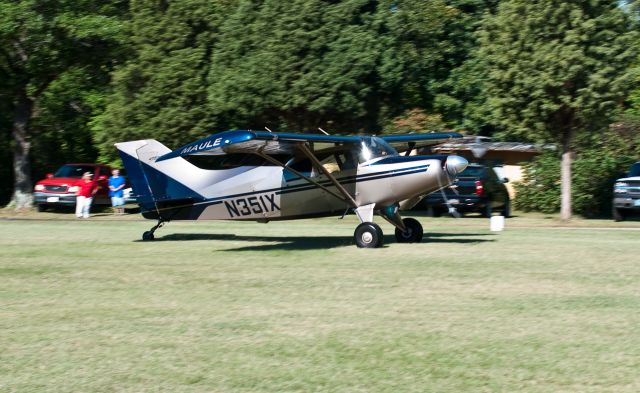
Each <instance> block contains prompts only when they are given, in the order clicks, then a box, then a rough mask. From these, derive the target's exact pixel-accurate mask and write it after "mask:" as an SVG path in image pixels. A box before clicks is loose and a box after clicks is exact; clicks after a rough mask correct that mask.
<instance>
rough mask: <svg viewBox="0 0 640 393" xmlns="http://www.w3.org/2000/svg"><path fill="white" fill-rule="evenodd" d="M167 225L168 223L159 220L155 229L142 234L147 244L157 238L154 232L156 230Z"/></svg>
mask: <svg viewBox="0 0 640 393" xmlns="http://www.w3.org/2000/svg"><path fill="white" fill-rule="evenodd" d="M165 223H166V221H163V220H158V223H157V224H156V225H154V226H153V228H151V229H150V230H148V231H145V232H144V233H143V234H142V240H143V241H145V242H146V241H151V240H153V239H155V236H154V235H153V232H155V231H156V229H158V228H160V227H162V226H163V225H164V224H165Z"/></svg>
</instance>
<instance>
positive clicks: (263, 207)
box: [224, 194, 280, 217]
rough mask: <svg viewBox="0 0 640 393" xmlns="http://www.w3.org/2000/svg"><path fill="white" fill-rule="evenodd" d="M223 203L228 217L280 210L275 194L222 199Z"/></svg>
mask: <svg viewBox="0 0 640 393" xmlns="http://www.w3.org/2000/svg"><path fill="white" fill-rule="evenodd" d="M224 205H225V207H226V208H227V211H228V212H229V217H244V216H251V215H253V214H261V213H269V212H274V211H276V210H280V206H278V204H277V203H276V194H265V195H260V196H252V197H249V198H237V199H232V200H228V201H224Z"/></svg>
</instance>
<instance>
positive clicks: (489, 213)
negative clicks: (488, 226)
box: [480, 201, 493, 218]
mask: <svg viewBox="0 0 640 393" xmlns="http://www.w3.org/2000/svg"><path fill="white" fill-rule="evenodd" d="M480 214H482V217H486V218H491V216H492V215H493V208H492V207H491V201H487V204H486V206H485V207H484V208H482V211H481V212H480Z"/></svg>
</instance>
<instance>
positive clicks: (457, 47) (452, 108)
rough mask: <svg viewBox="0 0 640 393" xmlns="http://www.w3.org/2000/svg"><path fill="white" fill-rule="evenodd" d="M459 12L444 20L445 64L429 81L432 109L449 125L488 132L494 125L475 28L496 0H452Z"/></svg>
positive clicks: (495, 4)
mask: <svg viewBox="0 0 640 393" xmlns="http://www.w3.org/2000/svg"><path fill="white" fill-rule="evenodd" d="M448 4H449V5H451V6H453V7H455V8H456V9H457V10H458V12H457V13H456V18H454V19H453V20H452V21H451V23H449V24H447V39H448V40H449V41H450V45H449V46H448V48H449V51H448V52H447V55H446V61H447V64H446V66H444V67H441V68H442V69H443V70H444V71H445V72H446V78H439V79H438V80H436V81H434V82H432V84H433V86H434V91H435V94H436V95H435V97H434V104H433V111H435V112H439V113H442V114H443V117H444V118H445V119H446V121H447V122H448V123H449V125H450V126H452V127H454V128H459V129H465V130H467V131H469V132H470V133H472V134H479V135H490V134H491V133H492V132H493V130H494V126H493V123H492V122H491V115H490V111H489V110H488V106H487V105H486V101H487V94H486V92H485V90H484V88H483V81H484V79H485V76H486V74H487V70H486V69H485V68H484V63H483V62H481V61H479V59H478V53H477V52H478V45H479V43H478V34H477V33H478V30H479V29H480V27H481V26H482V21H483V18H484V17H485V16H486V15H489V14H491V13H493V12H495V11H496V9H497V6H498V4H499V1H497V0H451V1H448Z"/></svg>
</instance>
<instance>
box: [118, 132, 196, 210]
mask: <svg viewBox="0 0 640 393" xmlns="http://www.w3.org/2000/svg"><path fill="white" fill-rule="evenodd" d="M116 147H117V148H118V151H119V153H120V157H121V158H122V162H123V164H124V167H125V169H126V170H127V176H128V178H129V181H130V183H131V186H132V188H133V192H134V193H135V195H136V197H137V200H138V204H139V205H140V208H141V209H142V212H143V213H145V212H148V211H158V210H159V209H160V208H161V206H163V205H166V204H167V203H169V202H170V201H176V200H180V201H185V200H190V201H192V203H193V202H196V201H199V200H202V199H204V197H203V196H202V195H200V194H199V193H198V192H197V191H196V189H197V188H199V187H198V186H199V185H198V180H197V179H198V174H199V172H201V171H202V169H200V168H197V167H196V166H194V165H192V164H190V163H189V162H188V161H186V160H184V159H182V158H176V159H172V160H166V161H161V162H156V158H157V157H159V156H161V155H163V154H166V153H169V152H170V151H171V150H170V149H169V148H167V147H166V146H164V145H163V144H161V143H160V142H158V141H156V140H153V139H146V140H139V141H131V142H122V143H116Z"/></svg>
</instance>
